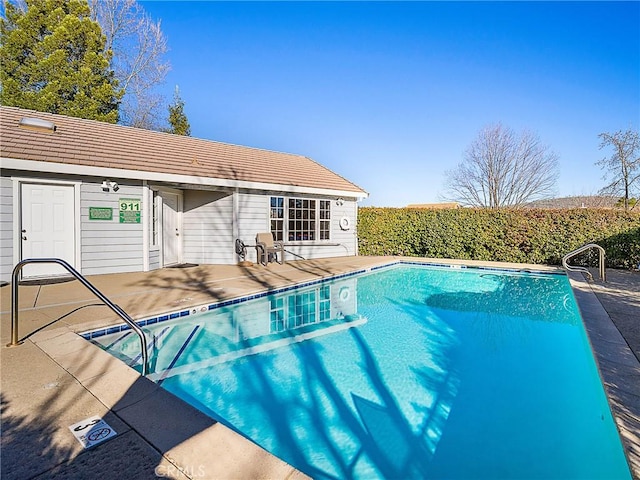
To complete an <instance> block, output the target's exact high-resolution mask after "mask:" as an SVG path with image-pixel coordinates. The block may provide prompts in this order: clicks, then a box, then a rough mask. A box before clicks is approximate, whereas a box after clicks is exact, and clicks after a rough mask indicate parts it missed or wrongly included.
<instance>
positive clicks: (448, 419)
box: [93, 265, 631, 479]
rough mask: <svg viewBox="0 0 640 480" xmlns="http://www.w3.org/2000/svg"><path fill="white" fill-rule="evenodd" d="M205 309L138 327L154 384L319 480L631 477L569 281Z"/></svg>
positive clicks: (418, 274) (460, 272) (480, 276)
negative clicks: (144, 338)
mask: <svg viewBox="0 0 640 480" xmlns="http://www.w3.org/2000/svg"><path fill="white" fill-rule="evenodd" d="M201 310H206V312H205V313H202V314H200V313H199V311H198V309H194V310H193V312H192V314H190V315H188V316H184V317H182V318H178V319H175V320H169V321H166V322H162V323H157V324H154V325H150V326H146V327H144V328H145V331H146V332H147V333H148V335H149V339H150V346H151V351H152V352H153V359H152V362H151V363H152V374H151V375H150V377H151V378H152V379H153V380H154V381H156V382H159V383H161V385H162V387H164V388H166V389H167V390H169V391H171V392H172V393H174V394H175V395H177V396H178V397H180V398H182V399H184V400H186V401H187V402H189V403H191V404H192V405H194V406H195V407H197V408H199V409H201V410H202V411H204V412H205V413H207V414H209V415H210V416H211V417H213V418H215V419H217V420H219V421H220V422H222V423H224V424H226V425H228V426H229V427H231V428H233V429H234V430H236V431H238V432H240V433H241V434H242V435H244V436H246V437H247V438H249V439H251V440H252V441H254V442H255V443H257V444H259V445H261V446H262V447H264V448H265V449H266V450H268V451H270V452H272V453H273V454H275V455H276V456H278V457H280V458H282V459H283V460H285V461H287V462H288V463H290V464H291V465H293V466H295V467H297V468H298V469H299V470H301V471H303V472H305V473H307V474H308V475H310V476H312V477H314V478H366V479H369V478H487V479H496V478H562V479H569V478H575V479H582V478H594V479H595V478H603V479H604V478H616V479H629V478H631V476H630V473H629V469H628V466H627V463H626V460H625V457H624V454H623V450H622V446H621V442H620V438H619V435H618V432H617V430H616V427H615V425H614V422H613V419H612V416H611V413H610V410H609V407H608V403H607V400H606V397H605V393H604V390H603V387H602V384H601V381H600V378H599V375H598V372H597V369H596V366H595V362H594V360H593V356H592V353H591V350H590V347H589V343H588V339H587V337H586V333H585V331H584V328H583V325H582V321H581V319H580V315H579V312H578V310H577V306H576V303H575V300H574V297H573V294H572V292H571V288H570V286H569V282H568V279H567V277H566V276H564V275H557V274H536V273H517V272H506V271H505V272H502V271H499V270H479V269H471V268H467V269H452V268H435V267H429V266H417V265H402V266H394V267H391V268H385V269H381V270H378V271H375V272H371V273H367V274H364V275H359V276H353V277H347V278H342V279H340V280H335V281H332V282H326V283H318V284H315V285H311V286H308V287H305V288H303V289H300V290H292V291H287V292H284V293H280V294H277V295H269V296H264V297H261V298H257V299H254V300H250V301H247V302H242V303H239V304H237V305H233V306H227V307H222V308H215V309H212V310H208V309H207V308H205V307H203V308H202V309H201ZM154 320H155V319H154ZM93 341H95V342H97V343H99V344H101V345H102V346H103V347H104V348H107V347H108V348H107V349H108V350H109V351H110V352H111V353H112V354H114V355H116V356H119V357H120V358H122V359H123V360H125V361H127V362H129V363H132V362H133V363H135V362H136V361H139V343H138V339H137V337H135V335H132V334H130V332H126V331H123V332H117V333H113V334H110V335H103V336H99V337H96V338H94V339H93Z"/></svg>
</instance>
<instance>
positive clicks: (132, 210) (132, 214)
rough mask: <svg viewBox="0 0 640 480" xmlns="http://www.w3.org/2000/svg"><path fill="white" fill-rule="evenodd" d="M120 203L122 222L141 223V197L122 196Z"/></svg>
mask: <svg viewBox="0 0 640 480" xmlns="http://www.w3.org/2000/svg"><path fill="white" fill-rule="evenodd" d="M118 203H119V204H120V223H140V199H139V198H121V199H120V200H119V201H118Z"/></svg>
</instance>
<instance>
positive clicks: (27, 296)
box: [0, 257, 640, 480]
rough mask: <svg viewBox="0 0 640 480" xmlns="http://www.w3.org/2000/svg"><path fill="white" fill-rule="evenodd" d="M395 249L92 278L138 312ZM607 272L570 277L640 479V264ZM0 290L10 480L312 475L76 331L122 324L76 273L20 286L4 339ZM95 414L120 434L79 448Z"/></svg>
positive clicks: (265, 286) (343, 266)
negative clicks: (13, 334) (79, 431)
mask: <svg viewBox="0 0 640 480" xmlns="http://www.w3.org/2000/svg"><path fill="white" fill-rule="evenodd" d="M397 260H399V258H398V257H343V258H333V259H323V260H314V261H296V262H288V263H286V264H284V265H277V264H270V265H269V267H268V268H264V267H259V266H236V265H222V266H213V265H208V266H191V267H190V268H181V269H176V268H174V269H162V270H157V271H153V272H145V273H130V274H116V275H99V276H93V277H89V280H90V281H91V282H92V283H93V284H94V285H95V286H96V287H97V288H98V289H99V290H101V291H102V292H103V293H105V294H106V295H107V296H108V297H109V298H110V299H112V300H113V301H114V302H116V303H117V304H118V305H119V306H120V307H122V308H123V309H124V310H125V311H126V312H127V313H129V314H130V315H131V316H132V317H133V318H142V317H146V316H149V315H153V314H155V313H161V312H167V311H172V310H178V309H181V308H185V307H189V306H196V305H202V304H209V303H213V302H215V301H218V300H223V299H228V298H234V297H238V296H242V295H247V294H251V293H256V292H259V291H264V290H269V289H273V288H278V287H281V286H287V285H293V284H296V283H299V282H301V281H307V280H311V279H317V278H321V277H325V276H329V275H335V274H340V273H345V272H350V271H354V270H360V269H365V268H370V267H372V266H376V265H382V264H385V263H389V262H391V261H397ZM412 260H417V259H415V258H414V259H412ZM420 260H424V259H420ZM436 262H438V263H444V262H445V261H443V260H436ZM447 262H449V261H447ZM451 263H465V264H468V265H472V264H478V262H468V261H465V262H456V261H451ZM482 264H483V265H485V264H486V263H482ZM492 265H496V266H505V264H492ZM509 266H511V267H513V265H509ZM516 267H518V268H522V267H523V266H522V265H517V266H516ZM529 267H532V268H536V269H544V268H545V267H541V266H529ZM608 276H609V278H608V279H609V282H608V283H607V284H604V285H603V284H600V283H598V282H595V283H588V282H586V281H585V280H584V279H583V278H582V277H581V276H579V275H573V274H572V275H571V279H572V286H573V288H574V292H575V293H576V298H577V299H578V302H579V305H580V308H581V311H582V314H583V317H584V318H585V323H586V325H587V328H588V330H589V334H590V338H591V341H592V344H593V347H594V350H595V352H596V358H597V360H598V362H599V365H600V368H601V371H602V376H603V379H604V382H605V385H606V387H607V390H608V394H609V397H610V400H611V404H612V410H613V411H614V414H615V416H616V421H617V423H618V427H619V428H620V430H621V436H622V438H623V440H624V442H625V448H626V451H627V454H628V457H629V460H630V463H631V466H632V470H633V474H634V476H635V478H636V480H640V436H639V433H638V432H640V364H639V363H638V358H636V357H640V349H639V346H640V328H639V324H640V321H639V320H638V319H640V293H639V292H640V273H637V272H622V271H613V270H610V271H608ZM594 293H595V295H594ZM0 294H1V296H0V299H1V301H2V308H1V309H2V317H1V324H0V325H1V328H0V339H1V341H2V347H1V349H0V352H1V359H2V372H1V377H0V380H1V382H2V383H1V387H2V389H1V392H2V393H1V394H0V400H1V404H2V405H1V407H2V437H1V447H2V453H1V462H2V463H1V466H0V468H1V469H0V474H1V476H2V478H3V479H5V478H7V479H13V478H15V479H24V478H36V477H38V478H65V479H67V478H87V477H90V476H96V475H97V476H101V477H103V478H105V477H106V478H111V477H114V476H117V477H126V478H157V477H159V476H164V477H168V478H287V479H289V478H305V475H303V474H302V473H300V472H298V471H297V470H295V469H294V468H293V467H291V466H290V465H287V464H286V463H284V462H282V461H281V460H279V459H277V458H276V457H274V456H272V455H270V454H269V453H267V452H266V451H264V450H262V449H261V448H260V447H257V446H256V445H254V444H253V443H251V442H249V441H247V440H245V439H244V438H243V437H241V436H240V435H238V434H236V433H235V432H233V431H231V430H230V429H228V428H226V427H225V426H223V425H221V424H218V423H216V422H215V421H213V420H212V419H211V418H209V417H207V416H205V415H203V414H202V413H200V412H199V411H197V410H195V409H194V408H193V407H191V406H189V405H187V404H185V403H184V402H182V401H181V400H179V399H177V398H176V397H174V396H173V395H171V394H169V393H167V392H166V391H164V390H163V389H161V388H159V387H158V386H157V385H156V384H154V383H152V382H151V381H150V380H148V379H146V378H143V377H140V376H139V375H138V374H137V373H136V372H134V371H133V370H131V369H130V368H128V367H126V366H125V365H124V364H123V363H122V362H120V361H118V360H116V359H115V358H114V357H112V356H111V355H109V354H107V353H106V352H104V351H102V350H100V349H98V348H97V347H95V346H94V345H92V344H90V343H89V342H86V341H85V340H83V339H81V338H80V337H79V336H77V335H76V334H75V333H73V332H78V331H85V330H89V329H94V328H97V327H100V326H105V325H111V324H116V323H121V321H120V319H119V318H118V317H116V316H115V315H113V314H112V313H111V312H110V311H109V310H108V309H107V308H105V307H104V306H101V305H99V303H98V302H97V301H96V300H95V299H94V298H92V297H91V294H90V293H89V292H88V291H86V290H85V289H84V287H82V286H81V285H80V284H79V283H78V282H70V283H57V284H49V285H30V286H21V287H20V337H21V338H24V337H25V336H27V335H29V336H28V338H27V339H26V340H25V341H24V342H23V344H22V345H21V346H19V347H5V345H7V344H8V343H9V342H10V314H9V310H10V287H9V286H4V287H2V288H1V289H0ZM609 318H610V319H611V320H609ZM634 319H635V322H634ZM612 321H613V323H612ZM614 324H615V325H614ZM616 326H617V328H616ZM34 331H37V333H35V334H33V335H31V334H30V332H34ZM629 347H631V348H629ZM632 352H633V353H632ZM634 355H635V356H634ZM93 415H98V416H101V417H103V418H104V419H105V420H106V421H107V423H109V425H110V426H111V427H112V428H113V429H114V430H115V431H116V432H117V434H118V435H117V436H116V437H114V438H112V439H110V440H109V441H107V442H105V443H103V444H100V445H98V446H97V447H95V448H93V449H90V450H84V449H83V448H82V447H81V446H80V444H79V443H78V442H77V441H76V440H75V438H74V437H73V435H72V434H71V432H70V430H69V429H68V427H69V425H72V424H74V423H76V422H79V421H81V420H83V419H86V418H88V417H91V416H93Z"/></svg>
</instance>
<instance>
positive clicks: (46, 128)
mask: <svg viewBox="0 0 640 480" xmlns="http://www.w3.org/2000/svg"><path fill="white" fill-rule="evenodd" d="M18 127H20V128H25V129H27V130H35V131H36V132H44V133H53V132H55V131H56V124H55V123H53V122H48V121H46V120H42V119H40V118H28V117H24V118H22V119H21V120H20V122H18Z"/></svg>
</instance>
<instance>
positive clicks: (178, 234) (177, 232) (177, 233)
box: [176, 228, 180, 237]
mask: <svg viewBox="0 0 640 480" xmlns="http://www.w3.org/2000/svg"><path fill="white" fill-rule="evenodd" d="M179 236H180V232H179V231H178V229H177V228H176V237H179Z"/></svg>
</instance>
